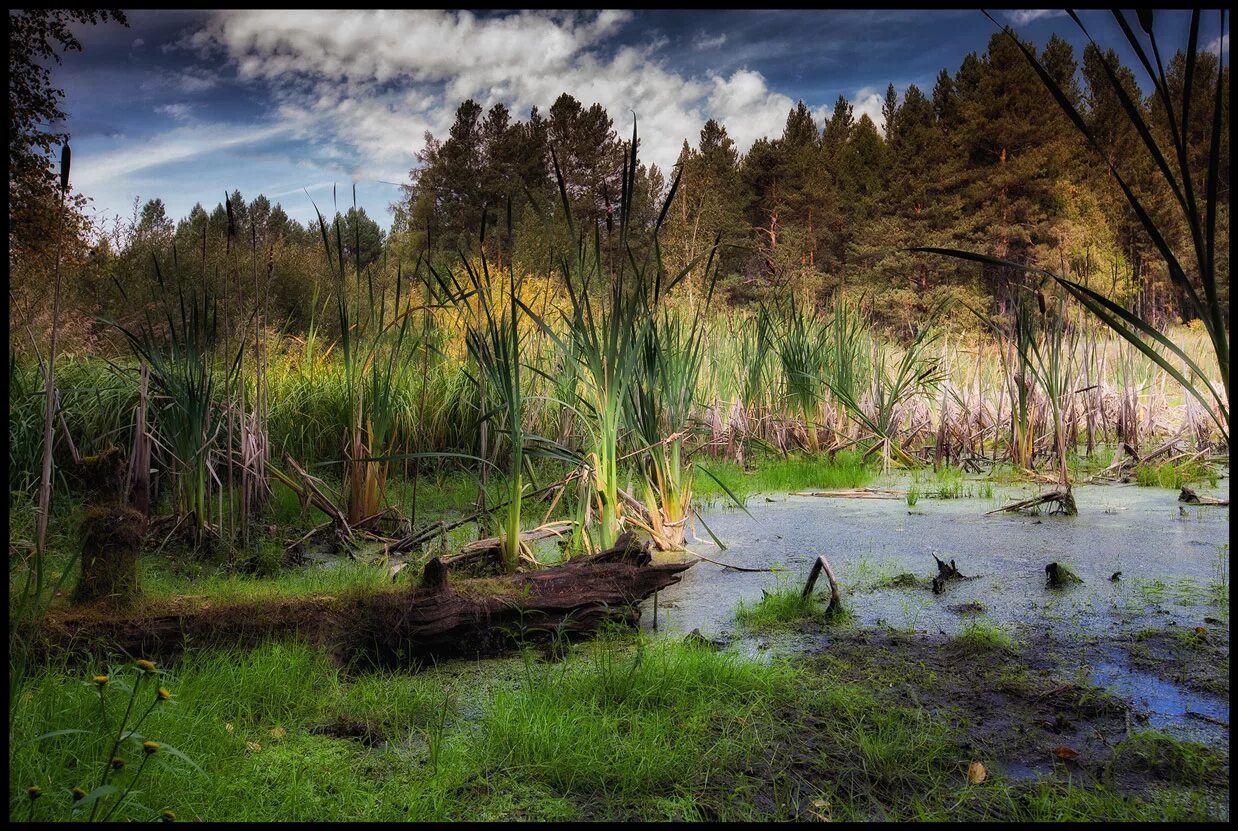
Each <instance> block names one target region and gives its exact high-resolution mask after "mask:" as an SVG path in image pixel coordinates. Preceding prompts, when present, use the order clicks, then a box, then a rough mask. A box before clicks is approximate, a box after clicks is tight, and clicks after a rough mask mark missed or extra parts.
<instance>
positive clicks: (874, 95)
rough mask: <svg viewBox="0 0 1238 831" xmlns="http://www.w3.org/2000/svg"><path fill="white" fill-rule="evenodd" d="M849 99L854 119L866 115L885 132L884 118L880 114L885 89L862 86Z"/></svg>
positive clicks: (857, 119) (884, 97)
mask: <svg viewBox="0 0 1238 831" xmlns="http://www.w3.org/2000/svg"><path fill="white" fill-rule="evenodd" d="M850 100H851V113H852V115H853V116H854V117H855V120H856V121H859V120H860V116H862V115H867V116H868V117H869V118H871V119H872V120H873V123H874V124H876V125H877V129H878V130H880V131H881V132H882V133H885V129H886V119H885V116H884V115H882V114H881V107H882V105H883V104H885V100H886V96H885V91H884V90H882V91H879V90H877V89H874V88H873V87H863V88H861V89H858V90H856V91H855V95H854V96H852V98H851V99H850Z"/></svg>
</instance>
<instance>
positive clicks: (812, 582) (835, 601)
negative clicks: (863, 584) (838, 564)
mask: <svg viewBox="0 0 1238 831" xmlns="http://www.w3.org/2000/svg"><path fill="white" fill-rule="evenodd" d="M823 571H824V572H825V579H826V580H828V581H829V583H830V604H829V605H828V606H826V607H825V613H826V614H833V613H834V612H835V611H838V610H839V609H841V608H842V604H843V598H842V594H841V593H840V592H839V591H838V580H837V578H835V577H834V569H832V568H830V561H829V560H827V559H825V555H824V554H822V555H821V556H820V557H818V558H817V561H816V562H815V563H813V564H812V571H810V572H808V582H807V583H805V584H804V592H803V594H802V595H801V597H808V596H809V595H811V594H812V590H813V588H814V587H815V586H816V585H817V578H818V577H820V576H821V572H823Z"/></svg>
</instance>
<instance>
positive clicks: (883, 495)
mask: <svg viewBox="0 0 1238 831" xmlns="http://www.w3.org/2000/svg"><path fill="white" fill-rule="evenodd" d="M794 495H795V496H828V497H835V498H838V499H902V498H903V497H905V496H906V495H907V494H906V493H904V492H901V491H891V490H878V489H877V488H853V489H849V490H836V491H797V492H796V493H795V494H794Z"/></svg>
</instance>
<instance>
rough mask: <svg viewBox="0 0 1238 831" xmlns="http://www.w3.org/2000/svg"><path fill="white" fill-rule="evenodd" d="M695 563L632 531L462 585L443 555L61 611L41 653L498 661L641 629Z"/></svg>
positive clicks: (371, 663)
mask: <svg viewBox="0 0 1238 831" xmlns="http://www.w3.org/2000/svg"><path fill="white" fill-rule="evenodd" d="M691 565H692V562H691V561H689V562H685V563H667V564H657V565H654V564H653V563H652V556H651V554H650V552H649V550H648V545H640V544H638V543H637V542H636V540H635V538H634V536H633V535H631V534H625V535H623V536H622V537H620V539H619V541H618V543H617V544H616V545H615V546H614V547H613V548H611V549H608V550H607V551H603V552H600V553H598V554H595V555H591V556H587V557H579V558H576V559H574V560H571V561H569V562H568V563H566V564H564V565H561V566H556V567H553V568H548V569H544V570H542V571H537V572H531V573H526V574H514V575H509V576H504V577H489V578H483V579H476V580H458V581H452V580H451V579H450V577H449V575H448V572H447V569H446V568H445V567H444V566H443V564H442V562H441V561H440V560H438V559H437V558H436V559H435V560H432V561H431V563H430V564H429V565H427V568H426V574H425V575H424V585H420V586H397V587H392V588H386V589H382V590H368V591H364V592H357V593H353V594H349V595H342V596H338V597H336V596H332V595H314V596H309V597H281V598H274V599H266V600H260V601H249V602H240V603H221V604H218V605H216V604H212V603H211V602H210V601H209V600H208V601H203V600H202V599H201V598H192V599H191V598H172V599H170V600H167V601H163V602H155V603H151V604H149V605H148V606H147V607H146V608H144V609H141V610H139V611H136V612H128V613H124V614H112V613H104V612H103V611H101V610H100V609H98V608H95V607H93V606H91V607H76V608H70V609H57V610H53V611H51V612H50V613H49V614H48V616H47V620H46V623H45V624H44V627H43V629H42V630H41V638H40V642H39V646H40V650H39V651H40V652H41V653H43V654H45V655H50V654H52V653H56V654H61V655H71V654H83V653H89V652H96V653H97V652H98V651H100V650H107V651H114V652H119V653H122V654H127V655H129V656H132V657H143V658H149V659H152V660H168V659H170V658H173V657H175V656H176V655H178V654H180V653H181V652H182V651H183V650H184V649H185V647H186V645H187V644H189V643H192V645H193V646H194V648H195V649H197V648H204V647H212V646H218V647H238V646H239V647H249V646H254V645H256V644H258V643H261V642H263V641H266V640H269V639H273V638H299V639H303V640H306V641H308V642H310V643H313V644H315V645H318V646H320V647H322V648H324V649H326V650H327V651H328V652H329V653H330V654H332V655H333V656H334V657H335V658H336V660H338V661H339V662H340V663H341V664H342V665H345V666H354V667H387V668H394V667H400V666H420V665H422V664H425V663H428V662H433V661H438V660H443V659H447V658H456V657H468V658H479V657H492V656H495V655H499V654H502V653H504V652H506V651H509V650H511V649H514V648H518V647H519V646H521V645H524V644H529V643H545V642H548V641H553V640H555V639H559V638H570V637H577V636H581V635H584V634H587V633H589V632H591V631H593V630H594V629H596V628H597V627H598V626H600V625H602V624H603V623H605V622H608V621H614V622H618V623H622V624H627V625H635V624H636V623H637V622H638V621H639V619H640V603H641V601H642V600H644V599H645V598H647V597H649V596H650V595H652V594H653V593H654V592H656V591H658V590H659V589H663V588H666V587H667V586H670V585H672V584H674V583H677V582H679V579H680V573H681V572H683V571H684V570H686V569H688V568H690V567H691Z"/></svg>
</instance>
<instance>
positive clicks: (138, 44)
mask: <svg viewBox="0 0 1238 831" xmlns="http://www.w3.org/2000/svg"><path fill="white" fill-rule="evenodd" d="M145 45H146V41H144V40H142V39H141V38H134V39H133V43H131V44H130V46H131V47H132V48H134V49H138V48H140V47H142V46H145Z"/></svg>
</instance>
